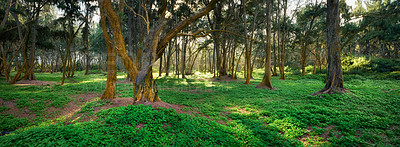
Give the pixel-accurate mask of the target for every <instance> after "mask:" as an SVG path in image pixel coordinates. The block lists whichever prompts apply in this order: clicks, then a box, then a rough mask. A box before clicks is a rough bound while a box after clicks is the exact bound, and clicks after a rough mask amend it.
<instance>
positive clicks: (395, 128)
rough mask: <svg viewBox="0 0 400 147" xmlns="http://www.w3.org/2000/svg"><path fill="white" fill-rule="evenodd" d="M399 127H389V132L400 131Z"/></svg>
mask: <svg viewBox="0 0 400 147" xmlns="http://www.w3.org/2000/svg"><path fill="white" fill-rule="evenodd" d="M398 129H399V126H391V127H389V130H391V131H394V130H398Z"/></svg>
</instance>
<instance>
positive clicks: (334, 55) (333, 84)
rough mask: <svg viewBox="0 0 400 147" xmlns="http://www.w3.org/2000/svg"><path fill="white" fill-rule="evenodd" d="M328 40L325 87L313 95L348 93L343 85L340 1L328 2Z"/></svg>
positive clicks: (332, 0)
mask: <svg viewBox="0 0 400 147" xmlns="http://www.w3.org/2000/svg"><path fill="white" fill-rule="evenodd" d="M327 1H328V3H327V17H326V19H327V39H326V44H327V48H328V73H327V82H326V85H325V87H324V88H323V89H322V90H320V91H318V92H316V93H314V94H313V95H317V94H323V93H329V94H333V93H334V92H339V93H344V92H346V91H345V89H344V85H343V72H342V65H341V60H340V56H341V53H340V36H339V32H340V24H339V23H340V13H339V0H327Z"/></svg>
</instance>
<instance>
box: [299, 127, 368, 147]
mask: <svg viewBox="0 0 400 147" xmlns="http://www.w3.org/2000/svg"><path fill="white" fill-rule="evenodd" d="M313 127H317V128H321V127H318V126H307V130H309V131H312V130H313V129H312V128H313ZM335 127H336V126H334V125H330V126H327V127H325V128H323V129H325V130H326V131H325V132H324V133H322V134H321V135H318V136H310V135H309V134H307V133H306V134H304V135H303V136H302V137H299V138H296V140H299V141H301V142H302V143H303V145H304V146H309V144H308V142H307V139H313V140H317V138H318V137H322V138H324V140H323V141H324V142H327V141H328V138H330V137H333V136H330V135H328V134H329V131H330V130H332V129H334V128H335ZM337 132H338V133H340V131H337ZM357 134H358V135H357V136H358V137H360V136H361V135H362V134H361V131H359V130H357ZM342 136H343V135H341V134H337V135H335V136H334V137H336V138H337V139H340V138H341V137H342ZM357 136H356V137H357ZM358 137H357V138H358Z"/></svg>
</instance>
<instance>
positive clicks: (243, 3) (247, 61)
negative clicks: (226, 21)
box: [242, 0, 251, 84]
mask: <svg viewBox="0 0 400 147" xmlns="http://www.w3.org/2000/svg"><path fill="white" fill-rule="evenodd" d="M242 5H243V17H244V22H243V27H244V36H246V38H245V41H244V42H245V43H244V46H245V49H246V74H245V75H246V82H245V83H244V84H250V65H251V64H250V62H251V60H250V57H251V51H250V49H249V46H248V40H247V26H246V0H242Z"/></svg>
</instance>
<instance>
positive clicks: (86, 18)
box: [83, 4, 90, 75]
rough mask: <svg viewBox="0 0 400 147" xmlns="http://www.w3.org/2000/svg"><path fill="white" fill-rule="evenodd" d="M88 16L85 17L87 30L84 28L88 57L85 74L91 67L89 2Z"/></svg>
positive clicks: (86, 56)
mask: <svg viewBox="0 0 400 147" xmlns="http://www.w3.org/2000/svg"><path fill="white" fill-rule="evenodd" d="M86 9H87V10H86V17H85V27H84V28H85V30H84V37H83V39H84V42H85V49H86V52H85V59H86V70H85V75H88V74H89V68H90V58H89V53H90V49H89V8H88V4H86Z"/></svg>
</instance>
